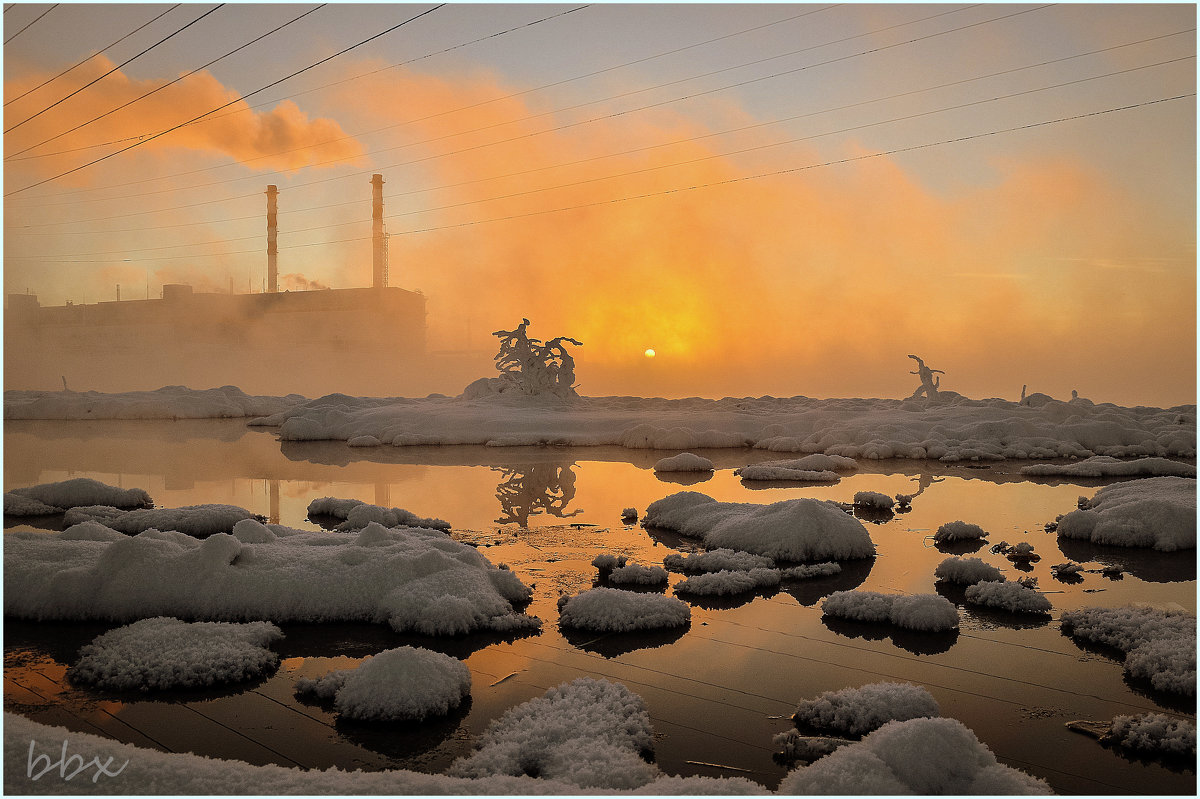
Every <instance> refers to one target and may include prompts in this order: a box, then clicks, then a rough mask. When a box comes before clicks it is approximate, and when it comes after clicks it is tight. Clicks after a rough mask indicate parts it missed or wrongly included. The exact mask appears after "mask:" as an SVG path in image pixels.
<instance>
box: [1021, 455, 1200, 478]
mask: <svg viewBox="0 0 1200 799" xmlns="http://www.w3.org/2000/svg"><path fill="white" fill-rule="evenodd" d="M1021 474H1023V475H1025V476H1027V477H1172V476H1173V477H1195V476H1196V467H1195V466H1191V465H1189V464H1186V463H1180V462H1179V461H1172V460H1168V459H1166V458H1136V459H1134V460H1121V459H1119V458H1112V457H1109V456H1107V455H1094V456H1092V457H1091V458H1085V459H1084V460H1081V461H1076V462H1074V463H1035V464H1033V465H1032V466H1023V467H1021Z"/></svg>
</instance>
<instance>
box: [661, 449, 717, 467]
mask: <svg viewBox="0 0 1200 799" xmlns="http://www.w3.org/2000/svg"><path fill="white" fill-rule="evenodd" d="M712 470H713V463H712V461H710V460H709V459H708V458H702V457H700V456H699V455H693V454H692V453H690V452H681V453H679V454H678V455H673V456H671V457H670V458H663V459H662V460H660V461H659V462H658V463H656V464H654V471H656V472H711V471H712Z"/></svg>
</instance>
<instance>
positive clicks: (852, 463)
mask: <svg viewBox="0 0 1200 799" xmlns="http://www.w3.org/2000/svg"><path fill="white" fill-rule="evenodd" d="M857 468H858V461H856V460H854V459H853V458H844V457H842V456H841V455H825V454H823V453H820V452H815V453H813V454H812V455H805V456H804V457H803V458H795V459H792V460H784V461H763V462H761V463H752V464H750V465H749V466H743V467H741V468H740V469H734V471H733V473H734V475H736V476H737V477H740V478H742V479H743V480H792V481H798V482H814V483H821V482H837V481H838V480H840V479H841V476H840V475H839V474H838V472H851V471H854V470H855V469H857Z"/></svg>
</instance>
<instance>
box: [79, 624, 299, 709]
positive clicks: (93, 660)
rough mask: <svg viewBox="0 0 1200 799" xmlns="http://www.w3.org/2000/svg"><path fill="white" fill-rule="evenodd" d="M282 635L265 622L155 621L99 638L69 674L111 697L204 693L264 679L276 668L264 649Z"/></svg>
mask: <svg viewBox="0 0 1200 799" xmlns="http://www.w3.org/2000/svg"><path fill="white" fill-rule="evenodd" d="M281 638H283V632H282V631H280V629H279V628H278V627H276V626H275V625H274V624H270V623H269V622H265V621H255V622H249V623H247V624H233V623H229V622H194V623H190V624H189V623H188V622H184V621H180V620H179V619H172V618H167V617H163V616H159V617H156V618H152V619H142V620H141V621H137V622H134V623H133V624H129V625H126V626H124V627H118V628H117V629H115V630H109V631H108V632H106V633H104V634H103V635H100V636H98V637H97V638H96V639H95V640H93V641H92V642H91V643H90V644H87V645H85V646H84V647H83V648H82V649H80V650H79V661H78V662H77V663H76V664H75V665H74V666H72V667H71V668H70V669H68V670H67V677H68V678H70V679H71V680H72V681H74V682H77V683H85V684H88V685H95V686H97V687H100V688H105V689H108V690H114V691H161V690H165V689H169V688H202V687H208V686H213V685H221V684H225V683H236V682H243V681H245V680H252V679H255V678H257V677H262V676H264V675H266V674H268V673H270V672H271V671H273V670H274V669H275V668H276V667H277V666H278V665H279V656H278V655H276V654H275V653H274V652H272V651H271V650H270V649H268V648H267V646H268V645H269V644H271V643H272V642H274V641H278V640H279V639H281Z"/></svg>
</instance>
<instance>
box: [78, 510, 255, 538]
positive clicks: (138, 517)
mask: <svg viewBox="0 0 1200 799" xmlns="http://www.w3.org/2000/svg"><path fill="white" fill-rule="evenodd" d="M253 518H254V514H253V513H251V512H250V511H248V510H246V509H245V508H239V507H238V506H237V505H186V506H184V507H182V508H147V509H141V510H121V509H119V508H114V507H111V506H103V505H88V506H83V507H77V508H71V509H70V510H68V511H67V512H66V513H65V514H64V515H63V522H64V523H65V524H68V525H74V524H79V523H80V522H85V521H94V522H99V523H100V524H103V525H104V526H105V527H110V528H112V529H113V530H116V531H118V532H121V533H125V534H127V535H137V534H138V533H141V532H145V531H146V530H174V531H175V532H178V533H184V534H185V535H190V536H194V537H196V538H206V537H208V536H211V535H216V534H217V533H231V532H233V527H234V525H236V524H237V523H238V522H240V521H242V520H243V519H253Z"/></svg>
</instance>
